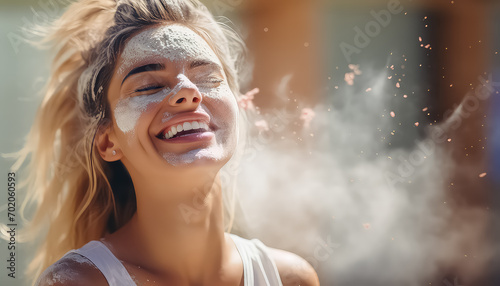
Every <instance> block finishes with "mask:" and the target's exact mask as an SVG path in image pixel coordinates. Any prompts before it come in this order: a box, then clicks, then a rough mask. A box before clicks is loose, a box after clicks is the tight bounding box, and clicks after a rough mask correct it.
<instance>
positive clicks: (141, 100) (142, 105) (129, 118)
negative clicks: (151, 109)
mask: <svg viewBox="0 0 500 286" xmlns="http://www.w3.org/2000/svg"><path fill="white" fill-rule="evenodd" d="M169 94H171V92H170V89H164V90H162V91H161V92H159V93H157V94H154V95H140V96H134V97H129V98H125V99H122V100H120V101H118V103H117V104H116V107H115V119H116V124H117V125H118V128H120V130H121V131H122V132H123V133H129V132H131V131H133V130H134V129H135V126H136V125H137V121H139V118H140V117H141V115H142V114H143V113H144V112H145V111H146V110H147V109H148V106H150V105H151V104H153V103H160V102H162V101H163V100H164V99H165V97H166V96H167V95H169Z"/></svg>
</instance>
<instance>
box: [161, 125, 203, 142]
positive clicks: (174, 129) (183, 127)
mask: <svg viewBox="0 0 500 286" xmlns="http://www.w3.org/2000/svg"><path fill="white" fill-rule="evenodd" d="M191 129H205V131H209V130H210V129H209V128H208V124H206V123H205V122H198V121H192V122H184V123H183V124H179V125H177V127H176V126H172V127H171V128H170V130H169V131H168V132H167V133H165V139H170V138H172V137H174V136H175V135H176V134H177V133H179V132H182V131H187V130H191Z"/></svg>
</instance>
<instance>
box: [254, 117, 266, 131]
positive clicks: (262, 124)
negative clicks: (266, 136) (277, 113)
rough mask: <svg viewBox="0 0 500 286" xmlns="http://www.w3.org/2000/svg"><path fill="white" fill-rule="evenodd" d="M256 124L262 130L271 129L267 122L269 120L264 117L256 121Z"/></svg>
mask: <svg viewBox="0 0 500 286" xmlns="http://www.w3.org/2000/svg"><path fill="white" fill-rule="evenodd" d="M255 126H257V129H259V131H260V132H262V131H269V125H268V124H267V121H266V120H264V119H262V120H259V121H255Z"/></svg>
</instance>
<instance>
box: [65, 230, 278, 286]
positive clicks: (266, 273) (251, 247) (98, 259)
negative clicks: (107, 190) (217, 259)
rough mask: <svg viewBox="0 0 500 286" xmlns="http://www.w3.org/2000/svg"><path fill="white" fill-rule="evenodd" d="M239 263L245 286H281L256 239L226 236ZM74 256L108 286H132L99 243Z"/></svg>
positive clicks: (88, 245) (107, 250)
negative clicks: (84, 260)
mask: <svg viewBox="0 0 500 286" xmlns="http://www.w3.org/2000/svg"><path fill="white" fill-rule="evenodd" d="M229 235H230V236H231V238H232V239H233V241H234V244H235V245H236V248H237V249H238V252H239V254H240V256H241V260H242V261H243V281H244V285H245V286H253V285H255V286H283V284H282V283H281V279H280V275H279V273H278V269H277V268H276V265H275V264H274V261H273V260H272V259H271V257H270V256H269V254H268V253H267V247H266V246H265V245H264V244H263V243H262V242H261V241H260V240H258V239H252V240H248V239H244V238H241V237H239V236H237V235H235V234H229ZM70 253H78V254H80V255H82V256H84V257H86V258H87V259H88V260H90V261H91V262H92V263H93V264H94V265H95V266H96V267H97V268H98V269H99V270H100V271H101V273H102V274H103V275H104V277H105V278H106V280H107V281H108V284H109V286H136V284H135V282H134V281H133V280H132V277H130V274H129V273H128V272H127V269H125V266H123V264H122V263H121V262H120V260H118V258H116V257H115V256H114V255H113V253H112V252H111V251H110V250H109V249H108V248H107V247H106V245H104V244H103V243H102V242H100V241H97V240H92V241H90V242H89V243H87V244H85V245H84V246H82V247H81V248H79V249H73V250H70V251H68V252H67V253H66V254H65V255H68V254H70Z"/></svg>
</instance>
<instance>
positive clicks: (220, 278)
mask: <svg viewBox="0 0 500 286" xmlns="http://www.w3.org/2000/svg"><path fill="white" fill-rule="evenodd" d="M44 41H45V43H49V44H51V48H52V49H53V50H55V51H56V56H55V59H54V62H53V69H52V74H51V77H50V79H49V82H48V87H47V91H46V94H45V97H44V100H43V102H42V104H41V106H40V109H39V111H38V114H37V117H36V121H35V125H34V126H33V128H32V130H31V133H30V135H29V136H28V142H27V145H26V146H25V148H24V149H23V150H22V151H21V158H20V159H19V161H18V163H17V166H16V168H17V167H19V166H20V164H21V163H22V162H23V161H24V160H25V159H26V158H27V156H28V155H31V160H30V165H29V171H30V179H29V180H30V182H31V184H30V187H29V189H30V193H29V196H30V198H32V199H33V200H34V201H35V202H37V213H36V215H35V219H34V220H33V222H32V225H33V226H35V227H36V226H45V223H48V228H47V229H46V230H44V231H41V233H42V234H44V239H43V240H42V243H41V245H40V248H39V250H38V252H37V254H36V257H35V259H34V260H33V262H32V264H31V269H32V270H33V272H34V273H35V275H34V277H36V278H37V279H36V282H35V284H36V285H95V286H97V285H113V286H115V285H116V286H118V285H119V286H127V285H245V286H249V285H319V282H318V278H317V275H316V273H315V271H314V270H313V269H312V267H311V266H310V265H309V264H308V263H307V262H306V261H305V260H303V259H302V258H300V257H299V256H297V255H295V254H292V253H289V252H286V251H282V250H277V249H272V248H269V247H266V246H265V245H264V244H263V243H262V242H260V241H259V240H257V239H252V240H247V239H244V238H241V237H239V236H237V235H234V234H229V233H228V232H226V231H228V228H227V227H228V225H230V221H231V217H230V215H228V213H229V214H230V213H231V212H230V211H227V210H225V208H224V206H223V199H222V198H223V194H224V192H225V190H224V191H223V190H222V188H221V184H220V174H219V171H220V169H221V168H222V166H224V165H225V164H226V163H227V162H228V160H229V159H230V158H231V156H232V155H233V153H234V152H235V148H236V146H237V135H238V118H239V116H240V115H239V110H238V105H237V98H238V96H239V95H240V94H239V88H238V75H237V72H236V70H237V68H236V64H237V60H238V58H239V57H238V54H237V51H238V50H241V49H238V47H239V46H241V40H239V38H238V37H237V36H236V35H235V34H234V33H233V32H232V31H231V30H230V29H228V28H226V27H225V26H224V25H221V24H218V23H217V22H216V21H215V20H214V19H213V17H212V16H211V15H210V13H209V12H208V11H207V10H206V8H205V7H204V6H203V5H202V4H200V3H199V2H197V1H195V0H136V1H134V0H127V1H112V0H83V1H79V2H77V3H74V4H72V5H71V6H70V7H69V8H68V10H67V11H66V12H65V13H64V15H63V16H62V17H61V18H60V19H59V20H57V21H56V22H55V23H54V24H53V25H52V26H51V27H50V28H49V30H48V35H47V36H46V38H45V40H44ZM228 221H229V223H227V222H228ZM225 222H226V223H225ZM284 239H286V238H284Z"/></svg>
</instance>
